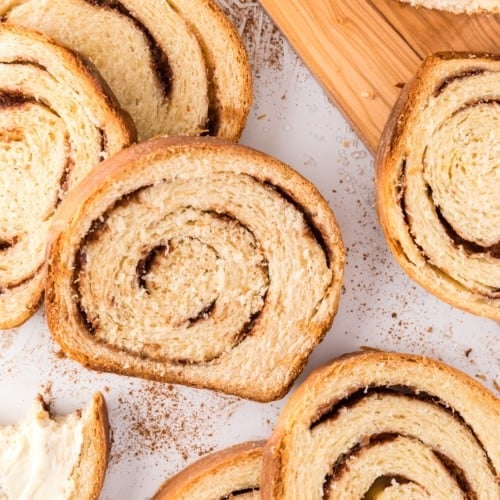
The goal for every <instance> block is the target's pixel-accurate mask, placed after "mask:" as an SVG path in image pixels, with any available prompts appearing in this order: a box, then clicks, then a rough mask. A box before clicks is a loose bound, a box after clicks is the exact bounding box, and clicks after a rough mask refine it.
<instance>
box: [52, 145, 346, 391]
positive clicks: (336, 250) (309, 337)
mask: <svg viewBox="0 0 500 500" xmlns="http://www.w3.org/2000/svg"><path fill="white" fill-rule="evenodd" d="M219 154H222V156H223V157H224V158H225V159H226V160H224V161H227V159H228V158H230V157H231V158H232V157H234V158H235V160H237V161H236V164H237V165H238V167H234V168H236V169H239V168H243V169H244V171H245V172H246V173H247V174H248V175H250V176H254V177H255V178H257V179H259V180H260V181H261V182H264V183H266V182H271V183H272V184H278V185H279V187H280V189H283V191H285V192H287V193H291V194H290V196H292V197H293V199H294V200H295V203H297V205H300V206H302V207H303V208H304V210H306V211H308V212H309V216H310V217H311V220H313V221H314V225H315V227H316V229H317V230H318V231H319V233H320V234H321V236H322V238H323V240H324V244H325V248H327V249H328V252H330V253H331V255H330V261H331V269H332V280H333V281H332V282H331V284H330V286H329V288H328V298H327V299H325V301H324V302H322V303H321V305H320V307H319V310H318V312H317V316H316V318H315V319H314V320H313V321H310V322H309V323H307V324H306V325H303V326H301V325H299V328H300V329H302V328H304V329H305V331H307V334H306V335H305V336H304V340H303V341H304V342H305V343H306V345H307V346H308V347H307V350H305V351H302V352H301V353H300V354H299V353H292V352H290V353H289V356H290V359H289V360H288V364H287V367H286V372H287V375H286V376H284V375H283V373H284V372H282V373H281V372H280V373H281V375H280V377H283V378H282V379H281V381H280V382H277V381H275V382H272V383H271V381H270V380H269V381H268V383H266V384H264V385H265V388H259V383H253V384H252V383H245V382H244V381H241V380H238V381H236V380H233V379H228V378H225V377H224V376H222V372H220V373H221V377H222V379H220V377H219V375H217V377H216V378H217V380H218V381H217V383H216V384H215V387H214V385H213V383H210V384H209V385H208V386H209V387H212V388H216V389H217V390H219V391H222V392H227V393H232V394H237V395H240V396H242V397H247V398H250V399H255V400H259V401H269V400H271V399H276V398H278V397H281V396H282V395H284V394H285V393H286V391H287V390H288V388H289V386H290V385H291V384H292V382H293V379H294V378H295V377H296V376H297V375H298V374H299V373H300V370H301V369H302V367H303V365H304V364H305V362H306V361H307V357H308V355H309V354H310V352H311V350H312V348H313V347H314V346H315V345H317V343H319V342H320V341H321V339H322V338H323V336H324V335H325V333H326V331H327V330H328V329H329V328H330V326H331V324H332V321H333V317H334V315H335V312H336V310H337V307H338V295H339V290H340V284H341V281H342V270H343V266H344V251H343V245H342V240H341V236H340V232H339V229H338V227H337V225H336V223H335V219H334V218H333V216H332V214H331V210H330V209H329V207H328V204H327V203H326V201H325V200H324V199H323V198H322V197H321V196H320V195H319V193H318V191H317V190H316V188H314V186H312V184H310V183H309V182H307V181H306V180H305V179H304V178H303V177H301V176H300V175H299V174H297V173H296V172H294V171H292V170H291V169H290V168H289V167H286V166H285V165H283V164H282V163H281V162H279V161H277V160H275V159H272V158H270V157H268V156H266V155H264V154H263V153H260V152H257V151H255V150H251V149H249V148H245V147H242V146H238V145H235V144H232V143H228V142H223V141H220V140H217V139H208V138H156V139H153V140H151V141H148V142H147V143H143V144H138V145H136V146H134V147H133V148H130V149H128V150H124V151H122V152H120V153H119V154H118V155H116V156H115V157H114V158H113V159H111V160H110V161H108V162H105V163H104V164H103V166H102V167H103V168H102V169H99V170H96V171H94V172H93V174H92V175H91V176H89V177H88V178H87V179H85V180H84V181H83V182H82V183H81V185H80V187H79V190H78V193H77V194H73V195H71V194H70V196H69V197H68V198H67V199H66V200H65V202H64V203H63V204H62V205H61V207H60V210H58V214H57V218H56V220H55V221H54V224H53V226H52V232H51V236H50V245H49V252H50V254H49V255H50V257H49V260H50V266H49V267H50V273H49V278H48V282H47V295H46V311H47V321H48V324H49V328H50V330H51V331H52V333H53V335H54V337H55V338H56V340H57V341H58V342H59V343H60V344H61V346H62V348H63V350H64V351H66V352H67V353H68V354H70V355H71V356H72V357H73V358H75V359H77V360H78V361H80V362H81V363H83V364H85V365H86V366H91V367H92V368H94V369H99V370H105V371H113V372H117V373H122V374H133V375H135V376H140V377H145V378H150V379H154V380H163V381H167V380H168V381H173V382H176V383H183V384H187V385H192V386H195V387H207V381H206V377H205V376H201V373H202V368H201V367H197V366H193V365H187V366H186V365H182V366H175V365H171V364H170V363H167V362H165V363H151V362H150V363H148V360H147V359H146V360H140V359H137V358H134V359H133V362H132V358H130V357H129V358H128V361H127V362H124V358H123V357H122V356H121V355H120V354H119V353H117V352H116V351H114V350H113V349H108V348H106V346H104V345H102V344H95V348H94V349H92V350H87V349H86V348H85V349H80V348H79V347H77V346H78V345H79V344H80V345H81V343H82V342H83V343H84V344H87V342H90V343H94V341H93V340H92V337H89V336H88V334H85V333H84V332H83V331H80V328H79V327H76V328H75V326H72V327H70V326H69V325H68V321H69V322H70V323H71V322H72V321H73V320H71V319H70V316H68V314H72V313H69V312H68V311H67V309H66V305H65V303H66V302H65V301H66V299H65V298H64V292H62V288H61V284H62V283H67V282H68V280H69V279H70V278H69V275H68V269H67V268H66V267H65V265H64V263H62V262H61V260H65V259H66V257H62V254H64V253H65V252H66V251H67V249H68V248H70V247H71V246H73V245H74V243H70V240H71V238H74V236H72V235H71V233H72V232H74V231H75V230H76V227H77V226H78V225H79V224H80V221H79V219H81V218H84V217H86V216H87V214H88V213H89V211H91V210H92V208H91V207H92V206H93V205H94V204H95V203H96V200H97V199H99V197H101V196H105V193H107V192H108V193H109V192H110V191H109V190H114V189H115V188H116V186H119V185H120V184H121V185H123V183H124V182H126V181H125V180H126V179H127V178H129V177H130V176H135V178H138V179H139V178H141V179H142V178H143V177H144V175H145V174H144V172H146V171H148V169H150V166H151V165H152V164H153V163H155V162H157V163H158V162H159V163H158V164H160V163H162V162H163V161H170V160H168V159H169V158H176V157H177V156H179V157H184V156H185V155H188V156H189V157H193V158H210V157H213V158H215V157H216V156H217V155H219ZM214 155H215V156H214ZM194 161H196V160H194ZM243 165H244V166H243ZM214 168H215V169H217V168H218V167H217V166H216V165H215V164H214V165H206V166H205V168H204V172H205V174H207V175H208V172H209V171H210V169H214ZM231 168H233V167H231ZM148 175H150V174H148ZM155 175H157V176H158V175H160V176H161V174H158V173H155ZM165 175H166V174H165ZM144 182H148V183H149V184H151V183H153V184H154V182H156V181H155V180H154V179H152V178H151V179H149V180H148V181H144ZM136 187H137V186H136ZM120 196H121V195H120V193H119V192H117V193H115V194H114V195H113V197H114V198H115V199H117V198H119V197H120ZM311 200H314V204H312V203H311ZM313 205H314V206H313ZM68 238H69V239H68ZM74 241H75V242H76V240H74ZM63 288H64V287H63ZM72 329H73V331H71V330H72ZM262 333H263V332H262ZM75 335H76V336H77V337H79V338H80V339H81V340H80V341H79V342H76V343H75V338H76V337H75ZM84 339H85V340H84ZM252 339H253V340H252V342H263V340H260V338H259V337H258V336H255V335H253V336H252ZM89 345H90V344H89ZM266 357H267V355H266ZM245 360H246V362H248V361H249V358H245ZM268 361H270V360H264V364H267V363H268ZM217 366H218V365H217V362H216V363H215V364H211V365H210V370H211V371H212V373H219V371H220V370H222V368H221V367H217ZM281 366H282V365H281V363H280V364H279V365H278V369H279V370H282V369H283V370H285V368H284V366H283V368H281ZM207 369H208V366H207ZM248 369H249V370H250V365H249V366H248ZM196 370H200V371H199V374H200V375H196V376H194V375H187V374H186V373H187V372H188V371H191V372H192V373H198V372H197V371H196ZM266 370H267V368H266ZM273 370H274V368H273ZM213 376H214V377H215V375H213ZM268 376H269V375H267V376H266V377H268ZM271 378H272V377H271Z"/></svg>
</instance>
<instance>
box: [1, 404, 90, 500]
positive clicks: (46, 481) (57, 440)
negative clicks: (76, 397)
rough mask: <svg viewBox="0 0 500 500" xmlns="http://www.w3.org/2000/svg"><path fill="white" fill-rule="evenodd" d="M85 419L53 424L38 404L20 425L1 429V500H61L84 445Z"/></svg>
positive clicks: (71, 488) (68, 418) (61, 419)
mask: <svg viewBox="0 0 500 500" xmlns="http://www.w3.org/2000/svg"><path fill="white" fill-rule="evenodd" d="M83 420H84V419H83V418H81V417H79V416H78V415H76V414H70V415H67V416H65V417H58V418H56V419H55V420H52V419H51V418H50V416H49V414H48V413H47V412H46V411H45V410H44V408H43V405H42V402H41V401H38V402H37V403H36V405H35V407H34V409H33V410H32V412H31V413H30V415H29V416H28V417H27V418H26V419H25V420H24V421H23V422H20V423H19V424H15V425H9V426H6V427H3V428H0V500H42V499H43V500H47V499H49V498H50V499H51V500H62V499H67V498H69V496H70V495H71V493H72V492H73V491H74V482H73V480H72V479H71V475H72V472H73V468H74V467H75V465H76V464H77V462H78V459H79V456H80V450H81V447H82V442H83Z"/></svg>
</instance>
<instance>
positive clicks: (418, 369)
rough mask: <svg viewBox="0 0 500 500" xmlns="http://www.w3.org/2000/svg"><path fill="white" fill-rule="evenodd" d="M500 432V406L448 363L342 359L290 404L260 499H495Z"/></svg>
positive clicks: (402, 357) (369, 355)
mask: <svg viewBox="0 0 500 500" xmlns="http://www.w3.org/2000/svg"><path fill="white" fill-rule="evenodd" d="M499 428H500V401H499V400H498V399H497V398H496V397H495V396H494V395H493V394H492V393H490V392H488V391H487V390H486V389H485V388H484V387H483V386H482V385H480V384H479V383H478V382H476V381H475V380H473V379H472V378H470V377H468V376H467V375H465V374H464V373H461V372H459V371H458V370H455V369H453V368H452V367H450V366H447V365H445V364H444V363H441V362H439V361H435V360H432V359H429V358H426V357H422V356H415V355H410V354H397V353H385V352H365V353H361V354H354V355H346V356H343V357H340V358H338V359H336V360H333V361H332V362H330V363H328V364H326V365H324V366H323V367H321V368H318V369H317V370H315V371H314V372H313V373H312V374H311V375H310V376H309V377H308V378H307V379H306V381H305V382H304V383H303V384H302V385H301V386H300V387H299V388H298V390H297V391H296V392H295V393H294V394H293V395H292V396H291V398H290V399H289V401H288V402H287V404H286V406H285V408H284V410H283V411H282V413H281V415H280V417H279V420H278V424H277V426H276V428H275V430H274V431H273V433H272V435H271V438H270V439H269V441H268V442H267V444H266V446H265V449H264V463H263V469H262V470H263V476H262V479H261V498H263V499H265V500H268V499H280V500H287V499H292V498H293V499H301V500H302V499H304V500H308V499H317V498H324V499H330V498H332V499H333V498H335V499H351V498H384V499H388V498H478V499H479V498H485V499H486V498H497V497H498V494H499V484H498V477H499V471H500V441H499V440H498V429H499Z"/></svg>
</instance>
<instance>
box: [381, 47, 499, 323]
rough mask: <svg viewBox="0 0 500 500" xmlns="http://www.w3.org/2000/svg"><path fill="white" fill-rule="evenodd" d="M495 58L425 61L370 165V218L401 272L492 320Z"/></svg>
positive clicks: (495, 297)
mask: <svg viewBox="0 0 500 500" xmlns="http://www.w3.org/2000/svg"><path fill="white" fill-rule="evenodd" d="M499 120H500V56H498V55H487V54H466V53H440V54H435V55H433V56H430V57H429V58H427V59H426V60H425V61H424V63H423V65H422V67H421V68H420V70H419V71H418V73H417V74H416V76H415V78H414V79H413V80H412V81H411V82H409V83H408V85H407V86H406V88H405V89H404V90H403V93H402V94H401V97H400V99H399V101H398V103H397V104H396V106H395V108H394V110H393V112H392V114H391V117H390V119H389V121H388V123H387V125H386V128H385V130H384V133H383V135H382V139H381V141H380V144H379V147H378V152H377V158H376V193H377V213H378V217H379V220H380V224H381V226H382V229H383V231H384V234H385V237H386V240H387V243H388V245H389V248H390V249H391V251H392V253H393V255H394V256H395V258H396V260H397V262H398V263H399V264H400V265H401V266H402V267H403V269H404V270H405V271H406V272H407V273H408V274H409V275H410V277H412V278H413V279H414V280H415V281H417V282H418V283H419V284H420V285H422V286H423V287H425V288H426V289H427V290H428V291H430V292H431V293H433V294H434V295H436V296H438V297H439V298H441V299H442V300H444V301H446V302H448V303H450V304H452V305H454V306H456V307H460V308H462V309H464V310H466V311H469V312H471V313H474V314H479V315H482V316H486V317H490V318H492V319H496V320H500V204H499V200H500V127H499V125H498V124H499Z"/></svg>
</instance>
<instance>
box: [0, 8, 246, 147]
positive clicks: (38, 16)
mask: <svg viewBox="0 0 500 500" xmlns="http://www.w3.org/2000/svg"><path fill="white" fill-rule="evenodd" d="M0 16H2V18H3V20H4V21H6V22H9V23H15V24H20V25H23V26H26V27H28V28H31V29H34V30H38V31H41V32H43V33H45V34H47V35H49V36H51V37H52V38H54V39H55V40H57V41H59V42H60V43H62V44H64V45H66V46H67V47H69V48H71V49H73V50H75V51H77V52H78V53H79V54H80V55H83V56H84V57H85V58H86V59H88V60H89V61H91V62H92V64H94V65H95V67H96V68H97V70H98V71H99V72H100V74H101V75H102V76H103V78H104V79H105V80H106V81H107V83H108V85H109V86H110V88H111V90H112V92H113V93H114V94H115V96H116V97H117V99H118V102H119V103H120V105H121V106H122V107H123V108H124V109H125V110H126V111H127V112H128V113H129V114H130V116H131V117H132V119H133V120H134V122H135V124H136V127H137V131H138V136H139V139H147V138H150V137H153V136H156V135H167V134H168V135H179V134H181V135H185V134H192V135H198V134H201V133H204V134H210V135H215V136H217V137H220V138H225V139H230V140H237V139H238V138H239V137H240V134H241V132H242V130H243V127H244V125H245V121H246V118H247V115H248V112H249V109H250V104H251V101H252V88H251V71H250V66H249V63H248V58H247V55H246V51H245V48H244V46H243V43H242V41H241V39H240V37H239V36H238V33H237V32H236V30H235V28H234V27H233V25H232V24H231V22H230V21H229V20H228V18H227V17H226V16H225V14H224V13H223V12H222V11H221V10H220V9H219V8H218V7H217V5H216V4H215V3H214V2H213V1H212V0H65V1H64V2H62V1H60V0H22V1H19V0H14V1H6V2H2V3H1V6H0Z"/></svg>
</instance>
